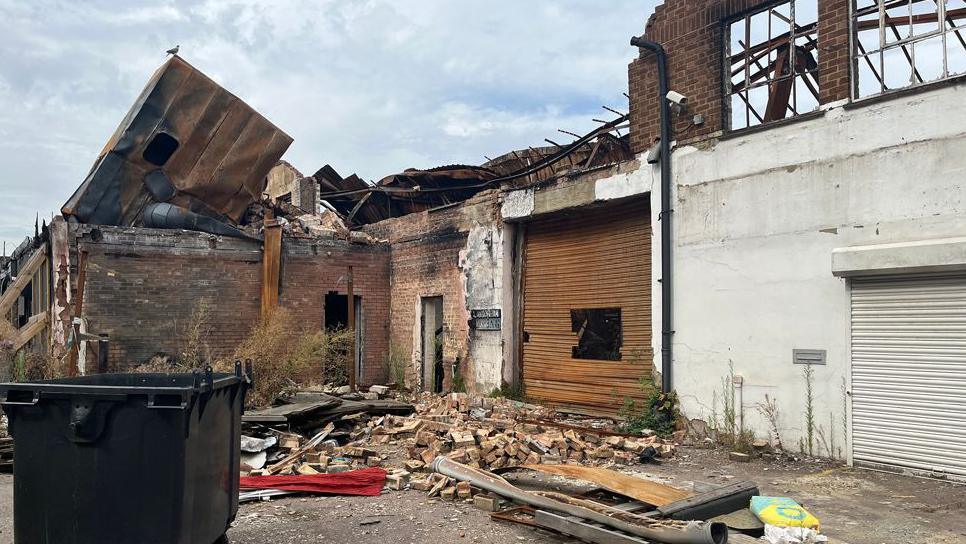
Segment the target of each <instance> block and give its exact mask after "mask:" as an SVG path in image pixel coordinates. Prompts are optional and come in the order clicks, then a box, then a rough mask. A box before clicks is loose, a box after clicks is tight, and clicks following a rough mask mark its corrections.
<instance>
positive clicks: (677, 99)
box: [666, 91, 688, 108]
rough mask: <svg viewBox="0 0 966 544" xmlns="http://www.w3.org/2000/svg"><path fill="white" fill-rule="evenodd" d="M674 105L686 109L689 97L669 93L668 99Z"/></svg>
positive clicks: (673, 92)
mask: <svg viewBox="0 0 966 544" xmlns="http://www.w3.org/2000/svg"><path fill="white" fill-rule="evenodd" d="M666 98H667V99H668V100H669V101H670V102H671V103H672V104H675V105H677V106H680V107H682V108H683V107H685V106H687V105H688V97H686V96H684V95H683V94H681V93H679V92H676V91H668V93H667V97H666Z"/></svg>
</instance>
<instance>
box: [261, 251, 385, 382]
mask: <svg viewBox="0 0 966 544" xmlns="http://www.w3.org/2000/svg"><path fill="white" fill-rule="evenodd" d="M282 253H283V257H282V274H281V295H280V297H279V304H280V305H281V306H283V307H285V308H288V309H289V310H291V311H292V312H293V313H294V314H295V315H296V316H297V317H298V318H299V319H300V320H301V321H302V322H303V323H305V324H306V325H308V326H310V327H313V328H321V327H322V325H323V323H322V321H323V317H324V315H325V305H324V302H325V295H326V293H328V292H330V291H336V292H338V293H339V294H343V295H344V294H346V275H347V272H348V267H349V265H352V277H353V291H354V293H355V294H356V295H357V296H361V297H362V323H361V324H359V326H361V327H362V331H363V334H362V337H363V357H362V374H361V375H360V376H359V377H358V381H359V383H362V384H365V385H370V384H374V383H385V381H386V379H387V378H388V376H387V373H386V364H385V363H386V357H387V355H388V351H389V247H388V246H386V245H360V244H348V243H345V242H330V243H323V242H316V241H311V240H291V239H285V240H283V241H282Z"/></svg>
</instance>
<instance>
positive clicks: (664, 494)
mask: <svg viewBox="0 0 966 544" xmlns="http://www.w3.org/2000/svg"><path fill="white" fill-rule="evenodd" d="M523 468H526V469H530V470H536V471H539V472H543V473H546V474H555V475H557V476H566V477H568V478H576V479H578V480H583V481H585V482H591V483H594V484H597V485H598V486H600V487H602V488H604V489H606V490H608V491H611V492H614V493H619V494H621V495H624V496H626V497H630V498H632V499H636V500H639V501H641V502H646V503H648V504H652V505H654V506H664V505H666V504H671V503H673V502H676V501H679V500H682V499H686V498H687V497H690V496H691V493H689V492H687V491H684V490H682V489H678V488H676V487H671V486H669V485H665V484H661V483H658V482H652V481H650V480H645V479H643V478H635V477H634V476H628V475H626V474H621V473H619V472H614V471H613V470H607V469H605V468H596V467H585V466H581V465H525V466H524V467H523Z"/></svg>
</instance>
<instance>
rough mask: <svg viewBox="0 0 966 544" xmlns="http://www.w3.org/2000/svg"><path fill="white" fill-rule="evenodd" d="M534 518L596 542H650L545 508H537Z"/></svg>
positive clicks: (612, 543) (564, 532)
mask: <svg viewBox="0 0 966 544" xmlns="http://www.w3.org/2000/svg"><path fill="white" fill-rule="evenodd" d="M533 520H534V523H536V524H537V525H538V526H540V527H544V528H546V529H552V530H554V531H557V532H558V533H563V534H565V535H568V536H572V537H576V538H579V539H580V540H583V541H586V542H593V543H594V544H649V543H648V541H646V540H643V539H641V538H638V537H636V536H631V535H628V534H626V533H621V532H619V531H615V530H614V529H610V528H607V527H601V526H599V525H596V524H591V523H588V522H587V521H586V520H583V519H581V518H577V517H573V516H562V515H559V514H555V513H553V512H547V511H545V510H537V512H536V513H535V514H534V518H533Z"/></svg>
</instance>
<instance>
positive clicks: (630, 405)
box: [618, 380, 679, 436]
mask: <svg viewBox="0 0 966 544" xmlns="http://www.w3.org/2000/svg"><path fill="white" fill-rule="evenodd" d="M641 387H642V390H643V391H644V393H645V399H646V400H645V402H644V404H643V406H638V405H637V403H636V402H635V401H634V400H633V399H630V398H625V399H624V405H623V406H622V407H621V409H620V411H619V412H618V414H619V415H620V416H621V417H623V418H624V423H623V424H622V425H621V426H620V429H621V432H625V433H628V434H641V433H642V432H644V431H645V430H650V431H654V433H656V434H657V435H659V436H670V435H671V433H673V432H674V430H675V426H676V424H677V420H678V416H679V412H678V396H677V393H675V392H674V391H670V392H668V393H662V392H661V390H660V389H658V388H657V387H655V386H654V382H653V381H651V380H641Z"/></svg>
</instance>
